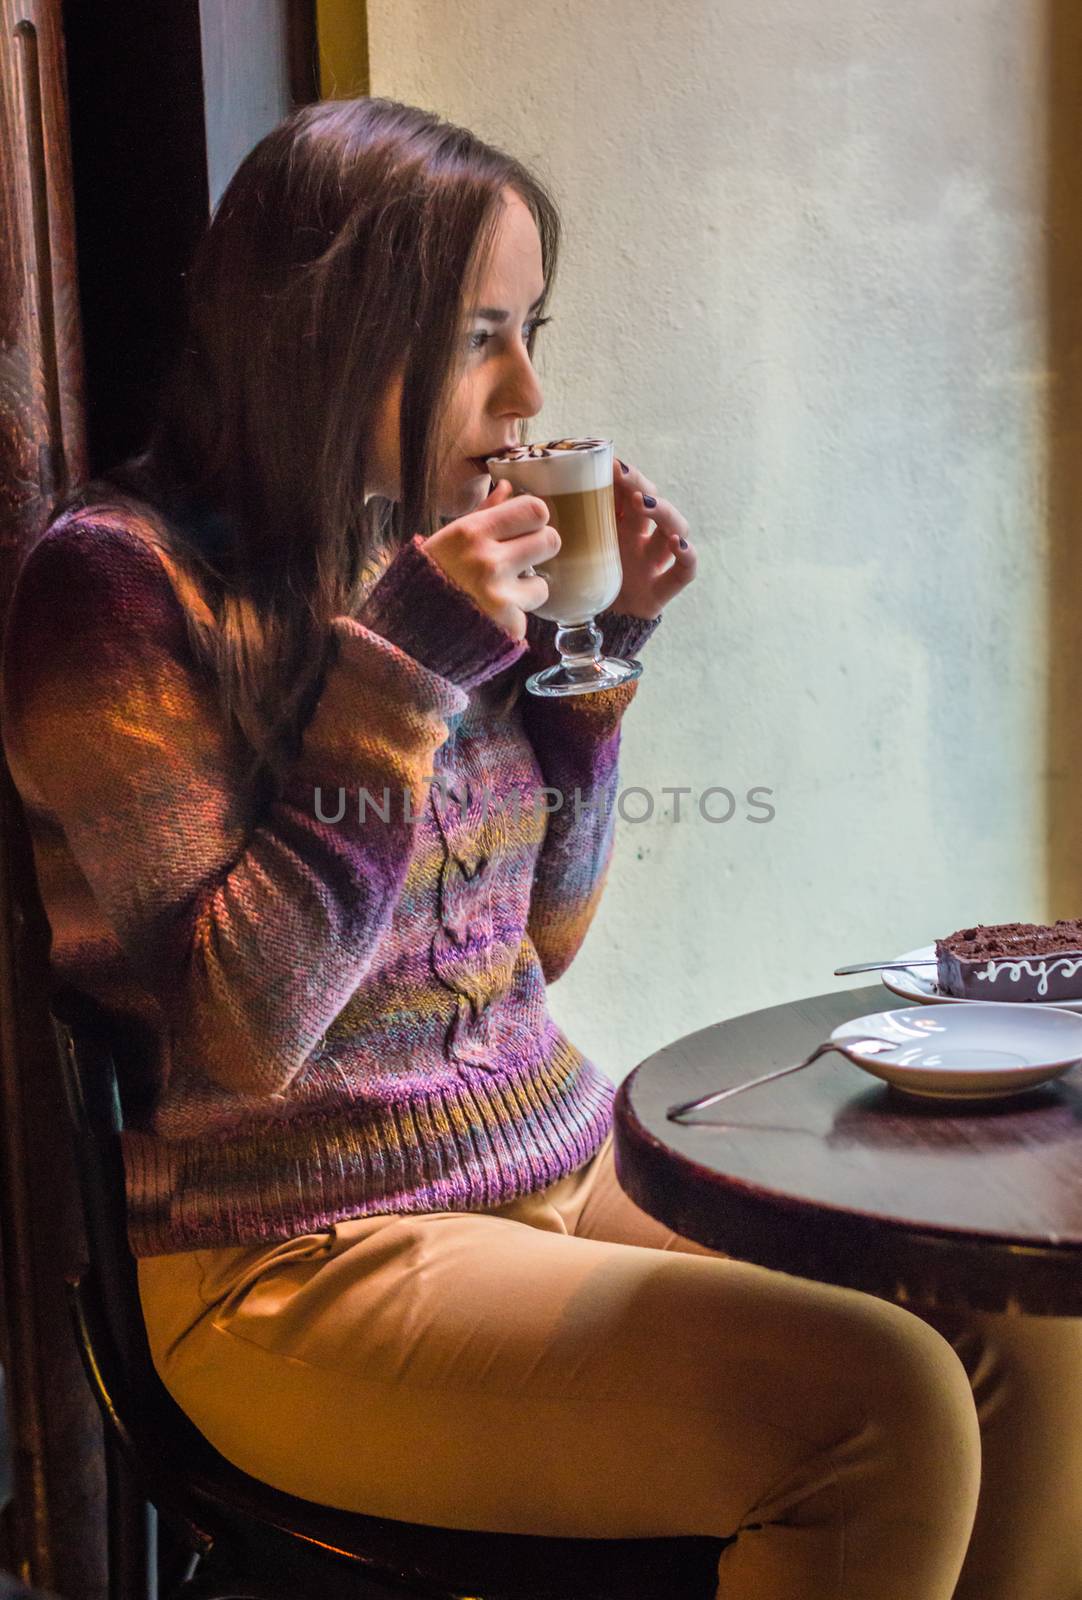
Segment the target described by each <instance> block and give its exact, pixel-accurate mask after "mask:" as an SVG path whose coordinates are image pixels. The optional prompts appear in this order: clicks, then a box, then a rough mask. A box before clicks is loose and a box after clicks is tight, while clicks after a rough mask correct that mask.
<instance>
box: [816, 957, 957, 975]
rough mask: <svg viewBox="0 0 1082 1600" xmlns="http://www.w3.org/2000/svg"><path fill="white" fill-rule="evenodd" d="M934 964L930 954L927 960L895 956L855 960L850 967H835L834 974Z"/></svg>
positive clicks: (933, 958) (900, 968) (880, 970)
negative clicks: (883, 959)
mask: <svg viewBox="0 0 1082 1600" xmlns="http://www.w3.org/2000/svg"><path fill="white" fill-rule="evenodd" d="M935 964H936V959H935V956H931V957H930V958H929V959H928V960H927V961H899V960H898V958H897V957H895V959H894V960H893V961H857V962H856V963H855V964H854V965H853V966H851V967H835V968H834V976H835V977H836V978H847V977H848V976H849V974H850V973H851V972H886V971H889V970H890V968H891V967H895V968H897V969H898V970H899V971H901V972H904V971H905V970H906V969H907V968H908V967H934V966H935Z"/></svg>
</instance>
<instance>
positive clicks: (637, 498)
mask: <svg viewBox="0 0 1082 1600" xmlns="http://www.w3.org/2000/svg"><path fill="white" fill-rule="evenodd" d="M612 477H613V489H614V493H615V496H616V531H617V533H618V534H619V536H620V562H621V565H622V566H623V569H624V582H623V586H622V587H621V589H620V593H619V594H618V595H617V596H616V599H615V600H614V601H613V602H612V605H611V607H610V610H612V611H620V612H622V613H623V614H624V615H625V616H631V617H646V618H649V619H652V618H654V617H657V616H660V615H661V611H662V607H663V606H666V605H668V603H669V601H670V600H671V599H672V598H673V596H674V595H676V594H679V593H680V591H681V589H686V588H687V586H688V584H689V583H691V582H692V581H693V580H694V577H695V573H696V569H697V567H698V558H697V556H696V554H695V547H694V545H693V544H691V543H690V542H689V540H688V536H687V533H688V525H687V521H686V520H685V518H684V517H682V516H681V515H680V513H679V511H677V509H676V507H675V506H673V505H670V503H669V502H668V500H662V499H661V498H660V496H659V495H658V492H657V488H656V486H655V485H654V484H652V483H651V482H650V480H649V478H644V477H643V475H642V473H641V472H639V470H638V469H637V468H636V467H633V466H630V465H628V466H625V465H624V463H623V462H621V461H619V460H614V461H613V472H612ZM648 499H649V500H652V501H653V504H652V505H648V504H647V503H646V502H647V500H648Z"/></svg>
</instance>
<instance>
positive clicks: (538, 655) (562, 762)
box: [520, 611, 661, 983]
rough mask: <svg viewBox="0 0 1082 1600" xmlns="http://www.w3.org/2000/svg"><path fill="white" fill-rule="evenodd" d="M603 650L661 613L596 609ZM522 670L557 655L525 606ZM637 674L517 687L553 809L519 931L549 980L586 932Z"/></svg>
mask: <svg viewBox="0 0 1082 1600" xmlns="http://www.w3.org/2000/svg"><path fill="white" fill-rule="evenodd" d="M596 620H597V624H598V627H599V628H600V629H601V637H602V654H604V655H615V656H621V657H627V656H633V655H635V654H636V653H637V652H638V650H639V649H640V648H641V646H642V645H643V644H645V642H646V640H647V639H649V638H650V636H651V635H652V634H653V633H654V632H655V630H656V629H657V627H658V624H659V622H660V620H661V619H660V617H654V618H653V619H652V620H647V619H645V618H642V617H632V616H626V615H624V614H623V613H620V612H615V611H603V612H601V614H600V615H599V616H598V618H597V619H596ZM526 638H527V642H528V644H529V647H530V648H529V653H528V656H527V658H526V660H525V661H524V662H523V663H521V664H520V665H521V666H528V667H529V670H530V672H534V671H537V670H538V669H539V668H541V667H545V666H549V665H551V664H552V663H553V662H555V661H557V660H558V659H559V654H558V652H557V650H556V644H555V638H556V625H555V623H552V622H548V621H546V620H545V619H544V618H540V617H537V616H535V615H534V614H533V613H530V614H529V615H528V616H527V619H526ZM637 688H638V683H637V681H634V680H633V681H632V682H631V683H622V684H618V685H616V686H615V687H614V688H612V689H601V690H598V691H597V692H596V693H594V694H581V695H566V696H554V697H552V698H543V697H541V696H538V695H532V694H528V693H525V692H524V693H523V696H522V705H523V711H522V718H523V727H524V728H525V731H526V733H527V735H528V737H529V739H530V742H531V744H532V745H533V749H534V754H535V755H536V757H537V761H538V765H539V766H540V768H541V771H542V773H543V775H544V779H545V786H546V788H548V789H550V790H554V791H555V794H554V795H550V796H548V797H546V798H547V802H548V804H550V805H554V806H557V807H558V808H557V809H555V810H552V811H551V812H550V813H549V817H548V826H547V828H546V832H545V838H544V841H543V843H542V846H541V851H540V854H539V857H538V861H537V867H536V870H535V872H534V880H533V887H532V890H531V895H530V914H529V921H528V923H527V932H528V933H529V936H530V938H531V940H532V941H533V944H534V948H535V949H536V950H537V954H538V957H539V959H540V962H541V968H542V971H543V972H544V974H545V978H546V980H547V981H548V982H549V983H553V982H555V980H556V979H557V978H559V977H560V976H561V975H562V974H563V973H564V972H566V970H567V968H568V967H569V966H570V964H571V962H572V960H573V959H574V957H575V956H576V955H577V953H578V951H579V949H580V947H581V945H582V941H583V939H584V938H585V937H586V933H587V930H588V929H589V926H590V923H591V922H592V921H593V918H594V913H595V912H596V910H597V907H598V905H599V904H600V901H601V894H602V890H603V889H604V887H605V881H606V878H607V876H608V870H609V866H610V863H611V860H612V850H613V842H614V839H615V830H616V803H617V794H618V776H619V775H618V756H619V750H620V724H621V720H622V718H623V714H624V712H625V710H626V709H627V707H628V706H629V705H630V703H631V701H632V700H633V699H634V697H635V692H636V690H637Z"/></svg>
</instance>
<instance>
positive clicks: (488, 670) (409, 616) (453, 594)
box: [357, 534, 526, 689]
mask: <svg viewBox="0 0 1082 1600" xmlns="http://www.w3.org/2000/svg"><path fill="white" fill-rule="evenodd" d="M357 621H358V622H360V623H362V624H363V625H364V627H366V628H370V629H371V630H372V632H373V633H379V634H382V635H383V637H384V638H385V639H388V640H390V642H391V644H393V645H397V647H398V648H399V649H400V650H404V651H405V652H406V654H407V655H409V656H412V657H413V659H414V661H419V662H420V663H421V665H422V666H424V667H427V668H428V669H429V671H430V672H438V673H439V674H440V676H441V677H444V678H449V679H450V680H451V682H452V683H457V684H458V686H459V688H461V689H472V688H473V687H474V686H475V685H477V684H480V683H484V682H485V681H486V680H487V679H488V678H492V677H494V676H495V675H496V674H497V673H498V672H503V671H505V670H506V668H507V667H509V666H512V665H513V664H514V663H515V662H516V661H517V660H518V658H519V657H520V656H521V655H522V654H523V653H524V652H525V650H526V641H525V640H524V639H516V638H514V636H513V635H512V634H510V633H508V631H507V629H506V628H503V627H501V626H500V624H499V623H498V622H497V621H496V620H495V618H493V617H490V616H489V615H488V613H487V612H486V611H482V610H481V607H480V606H479V605H478V604H477V602H476V600H474V598H473V596H472V595H469V594H467V593H466V591H465V589H461V588H460V587H459V586H458V584H457V583H455V582H453V580H452V579H451V578H449V577H448V576H447V574H446V573H445V572H444V571H443V568H442V567H440V566H439V565H438V564H437V563H436V562H435V561H433V559H432V557H431V556H430V555H429V554H428V552H427V550H426V549H425V546H424V540H423V539H422V538H421V536H420V534H414V536H413V538H412V539H411V540H410V542H409V544H406V545H403V546H402V549H401V550H400V551H399V552H398V554H397V555H396V556H395V558H394V560H393V561H392V562H391V564H390V566H389V567H388V568H387V570H386V572H385V573H384V574H383V577H382V578H380V580H379V582H378V583H377V584H376V586H375V588H374V589H373V590H372V592H371V593H370V595H369V596H368V598H367V600H366V601H365V602H364V604H363V605H362V606H361V608H360V610H359V611H358V613H357Z"/></svg>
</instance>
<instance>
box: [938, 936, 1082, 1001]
mask: <svg viewBox="0 0 1082 1600" xmlns="http://www.w3.org/2000/svg"><path fill="white" fill-rule="evenodd" d="M935 959H936V975H937V978H938V980H939V989H940V992H941V993H943V994H951V995H956V996H957V997H958V998H959V999H962V1000H1039V1001H1044V1002H1045V1003H1046V1004H1048V1005H1053V1004H1055V1002H1056V1001H1057V1000H1082V921H1074V922H1068V921H1062V920H1061V921H1059V922H1052V923H1037V922H1001V923H998V924H997V925H995V926H992V927H985V926H984V925H983V924H982V923H978V924H977V926H976V927H975V928H960V929H959V930H958V932H957V933H952V934H951V935H950V936H949V937H948V938H946V939H937V940H936V942H935Z"/></svg>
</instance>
